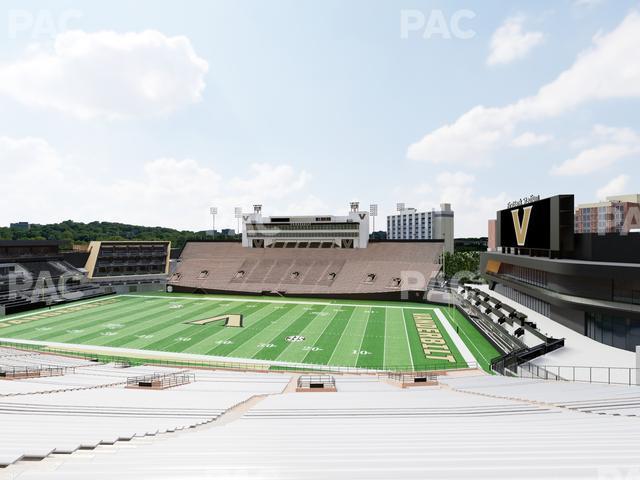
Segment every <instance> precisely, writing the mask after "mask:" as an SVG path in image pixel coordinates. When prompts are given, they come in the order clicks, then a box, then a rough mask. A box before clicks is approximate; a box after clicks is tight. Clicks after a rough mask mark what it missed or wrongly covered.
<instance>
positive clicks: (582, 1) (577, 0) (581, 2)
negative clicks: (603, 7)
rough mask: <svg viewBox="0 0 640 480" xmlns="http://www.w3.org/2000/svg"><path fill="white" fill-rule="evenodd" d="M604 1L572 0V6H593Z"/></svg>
mask: <svg viewBox="0 0 640 480" xmlns="http://www.w3.org/2000/svg"><path fill="white" fill-rule="evenodd" d="M602 3H604V0H574V2H573V6H574V7H578V8H594V7H597V6H598V5H600V4H602Z"/></svg>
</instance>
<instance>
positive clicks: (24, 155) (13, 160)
mask: <svg viewBox="0 0 640 480" xmlns="http://www.w3.org/2000/svg"><path fill="white" fill-rule="evenodd" d="M0 164H1V165H10V164H20V165H21V168H19V169H13V170H8V171H7V172H6V173H5V175H3V176H1V177H0V190H1V191H2V192H3V195H4V196H5V198H11V199H13V203H12V208H11V209H1V210H0V225H7V224H8V223H9V222H13V221H16V220H27V221H31V222H34V223H38V222H50V221H60V220H63V219H69V218H70V219H73V220H78V221H91V220H105V221H120V222H126V223H134V224H140V225H152V226H153V225H160V226H166V227H174V228H182V229H196V230H204V229H207V228H210V227H209V225H210V224H211V217H210V216H209V207H210V206H217V207H218V208H219V213H220V214H219V216H218V217H217V219H216V227H217V228H220V227H221V226H230V227H235V225H236V220H235V218H234V215H233V209H234V207H236V206H242V207H244V209H245V211H246V210H247V209H249V208H250V207H251V205H252V204H253V203H254V202H255V201H256V199H261V200H268V201H269V208H270V210H272V211H276V212H278V213H280V211H281V210H282V209H288V208H289V206H290V205H291V204H294V205H302V204H305V202H306V203H307V205H309V206H311V205H317V203H318V202H317V199H316V200H314V197H313V196H311V195H309V194H307V192H306V191H305V187H306V186H307V182H308V180H309V179H310V175H309V174H308V173H307V172H304V171H302V172H301V171H297V170H296V169H294V168H293V167H291V166H289V165H270V164H255V165H253V166H252V167H251V168H250V172H249V173H250V179H249V180H246V181H245V180H244V177H243V178H240V177H234V178H225V177H224V176H222V175H221V174H219V173H218V172H216V171H215V170H214V169H213V168H211V167H209V166H206V165H203V164H202V163H200V162H198V161H196V160H193V159H175V158H159V159H154V160H150V161H148V162H146V163H144V164H143V166H142V167H143V168H142V172H141V173H140V174H138V175H135V174H134V172H135V167H132V168H131V169H127V170H125V171H123V173H124V174H126V175H127V177H126V178H105V177H104V175H101V174H99V173H97V172H96V171H95V170H93V169H87V168H86V162H84V161H83V160H77V161H76V160H74V159H73V158H71V157H68V156H65V155H63V154H61V153H60V152H58V151H56V150H55V149H54V148H53V147H52V146H51V145H50V144H48V143H47V142H46V141H45V140H43V139H39V138H17V139H16V138H10V137H0Z"/></svg>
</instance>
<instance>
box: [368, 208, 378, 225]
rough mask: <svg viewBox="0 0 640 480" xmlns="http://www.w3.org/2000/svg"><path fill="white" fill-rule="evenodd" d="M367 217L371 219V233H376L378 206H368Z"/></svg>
mask: <svg viewBox="0 0 640 480" xmlns="http://www.w3.org/2000/svg"><path fill="white" fill-rule="evenodd" d="M369 216H370V217H371V218H372V222H373V231H374V232H375V231H376V217H377V216H378V204H377V203H372V204H371V205H369Z"/></svg>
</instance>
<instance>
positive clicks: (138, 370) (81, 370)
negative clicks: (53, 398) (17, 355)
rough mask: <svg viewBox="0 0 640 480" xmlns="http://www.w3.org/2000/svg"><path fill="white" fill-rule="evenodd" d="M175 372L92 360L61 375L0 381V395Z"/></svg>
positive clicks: (97, 384)
mask: <svg viewBox="0 0 640 480" xmlns="http://www.w3.org/2000/svg"><path fill="white" fill-rule="evenodd" d="M179 371H183V370H180V369H176V368H161V367H148V366H140V367H131V368H120V367H117V366H115V365H113V364H106V365H103V364H95V363H92V364H91V365H88V366H85V367H76V368H75V369H74V372H73V373H68V374H66V375H62V376H56V377H40V378H29V379H23V380H11V381H8V380H3V381H0V398H3V397H7V396H14V395H25V394H33V393H52V392H64V391H70V390H84V389H90V388H104V387H109V386H118V385H124V384H125V383H126V382H127V377H132V376H136V375H148V374H152V373H156V372H161V373H174V372H179Z"/></svg>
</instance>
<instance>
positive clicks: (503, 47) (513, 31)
mask: <svg viewBox="0 0 640 480" xmlns="http://www.w3.org/2000/svg"><path fill="white" fill-rule="evenodd" d="M524 21H525V17H524V16H522V15H518V16H516V17H510V18H507V19H506V20H505V21H504V23H503V24H502V25H501V26H500V27H499V28H498V29H497V30H496V31H495V32H494V33H493V36H492V37H491V42H490V44H489V47H490V49H491V51H490V53H489V57H488V58H487V64H488V65H498V64H504V63H510V62H513V61H515V60H518V59H521V58H523V57H525V56H526V55H527V54H528V53H529V52H530V51H531V50H533V48H535V47H536V46H538V45H540V44H541V43H542V41H543V40H544V34H543V33H542V32H525V31H524V30H523V24H524Z"/></svg>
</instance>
